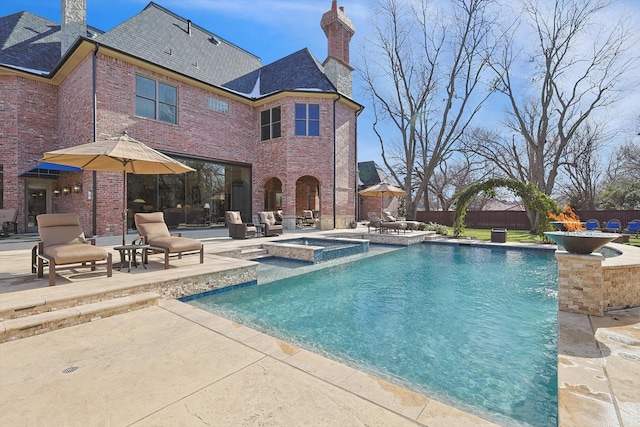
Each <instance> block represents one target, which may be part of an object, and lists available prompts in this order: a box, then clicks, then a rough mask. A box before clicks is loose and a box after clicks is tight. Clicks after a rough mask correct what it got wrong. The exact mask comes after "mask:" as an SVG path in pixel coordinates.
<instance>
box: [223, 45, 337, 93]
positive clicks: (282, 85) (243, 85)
mask: <svg viewBox="0 0 640 427" xmlns="http://www.w3.org/2000/svg"><path fill="white" fill-rule="evenodd" d="M258 78H259V79H260V87H259V89H260V90H259V93H256V92H252V91H253V89H254V88H255V86H256V81H257V79H258ZM223 86H224V87H225V88H227V89H231V90H233V91H236V92H240V93H243V94H251V97H254V98H257V97H259V96H264V95H268V94H270V93H274V92H278V91H284V90H312V91H322V92H336V89H335V87H334V86H333V84H331V82H330V81H329V79H328V78H327V76H326V75H325V74H324V70H323V67H322V65H320V63H319V62H318V61H317V60H316V59H315V58H314V57H313V55H312V54H311V52H309V50H308V49H306V48H305V49H302V50H299V51H298V52H295V53H293V54H291V55H289V56H286V57H284V58H282V59H279V60H277V61H275V62H272V63H271V64H269V65H266V66H264V67H262V68H261V69H260V70H258V71H255V72H253V73H250V74H247V75H244V76H242V77H240V78H238V79H235V80H233V81H230V82H228V83H226V84H224V85H223Z"/></svg>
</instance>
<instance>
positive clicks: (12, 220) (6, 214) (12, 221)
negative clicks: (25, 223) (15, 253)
mask: <svg viewBox="0 0 640 427" xmlns="http://www.w3.org/2000/svg"><path fill="white" fill-rule="evenodd" d="M17 220H18V209H0V225H2V234H0V237H7V236H8V235H9V230H11V229H13V233H14V234H17V233H18V222H17Z"/></svg>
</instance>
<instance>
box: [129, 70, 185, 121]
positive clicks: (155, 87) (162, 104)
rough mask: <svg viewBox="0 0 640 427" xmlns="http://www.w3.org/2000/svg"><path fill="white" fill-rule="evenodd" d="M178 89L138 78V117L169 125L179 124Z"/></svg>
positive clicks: (144, 78)
mask: <svg viewBox="0 0 640 427" xmlns="http://www.w3.org/2000/svg"><path fill="white" fill-rule="evenodd" d="M177 112H178V89H177V88H176V87H174V86H169V85H167V84H164V83H161V82H158V81H155V80H153V79H148V78H146V77H142V76H136V115H137V116H142V117H148V118H150V119H156V120H161V121H163V122H168V123H177V117H178V114H177Z"/></svg>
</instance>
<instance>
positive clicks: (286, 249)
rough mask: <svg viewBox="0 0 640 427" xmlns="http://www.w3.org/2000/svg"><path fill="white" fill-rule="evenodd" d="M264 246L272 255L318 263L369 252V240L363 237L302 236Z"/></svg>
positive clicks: (264, 244)
mask: <svg viewBox="0 0 640 427" xmlns="http://www.w3.org/2000/svg"><path fill="white" fill-rule="evenodd" d="M262 248H263V249H266V250H267V251H268V252H269V255H271V256H275V257H280V258H290V259H297V260H300V261H309V262H313V263H317V262H322V261H328V260H331V259H335V258H340V257H344V256H349V255H355V254H361V253H363V252H368V251H369V241H368V240H362V239H341V238H323V237H300V238H296V239H287V240H278V241H277V242H269V243H263V244H262Z"/></svg>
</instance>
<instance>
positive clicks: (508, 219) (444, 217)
mask: <svg viewBox="0 0 640 427" xmlns="http://www.w3.org/2000/svg"><path fill="white" fill-rule="evenodd" d="M576 214H577V215H578V217H579V218H580V219H581V220H582V221H586V220H588V219H597V220H598V221H599V222H600V223H601V224H602V223H604V222H607V221H609V220H611V219H619V220H620V223H621V224H622V226H623V227H626V226H627V224H628V223H629V221H632V220H634V219H640V210H624V211H613V210H607V211H576ZM416 219H417V220H418V221H422V222H435V223H438V224H443V225H448V226H452V225H453V212H450V211H419V212H418V213H417V218H416ZM464 223H465V226H466V227H469V228H507V229H511V230H529V229H530V228H531V223H530V222H529V218H527V215H526V214H525V213H524V211H467V216H465V219H464Z"/></svg>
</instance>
